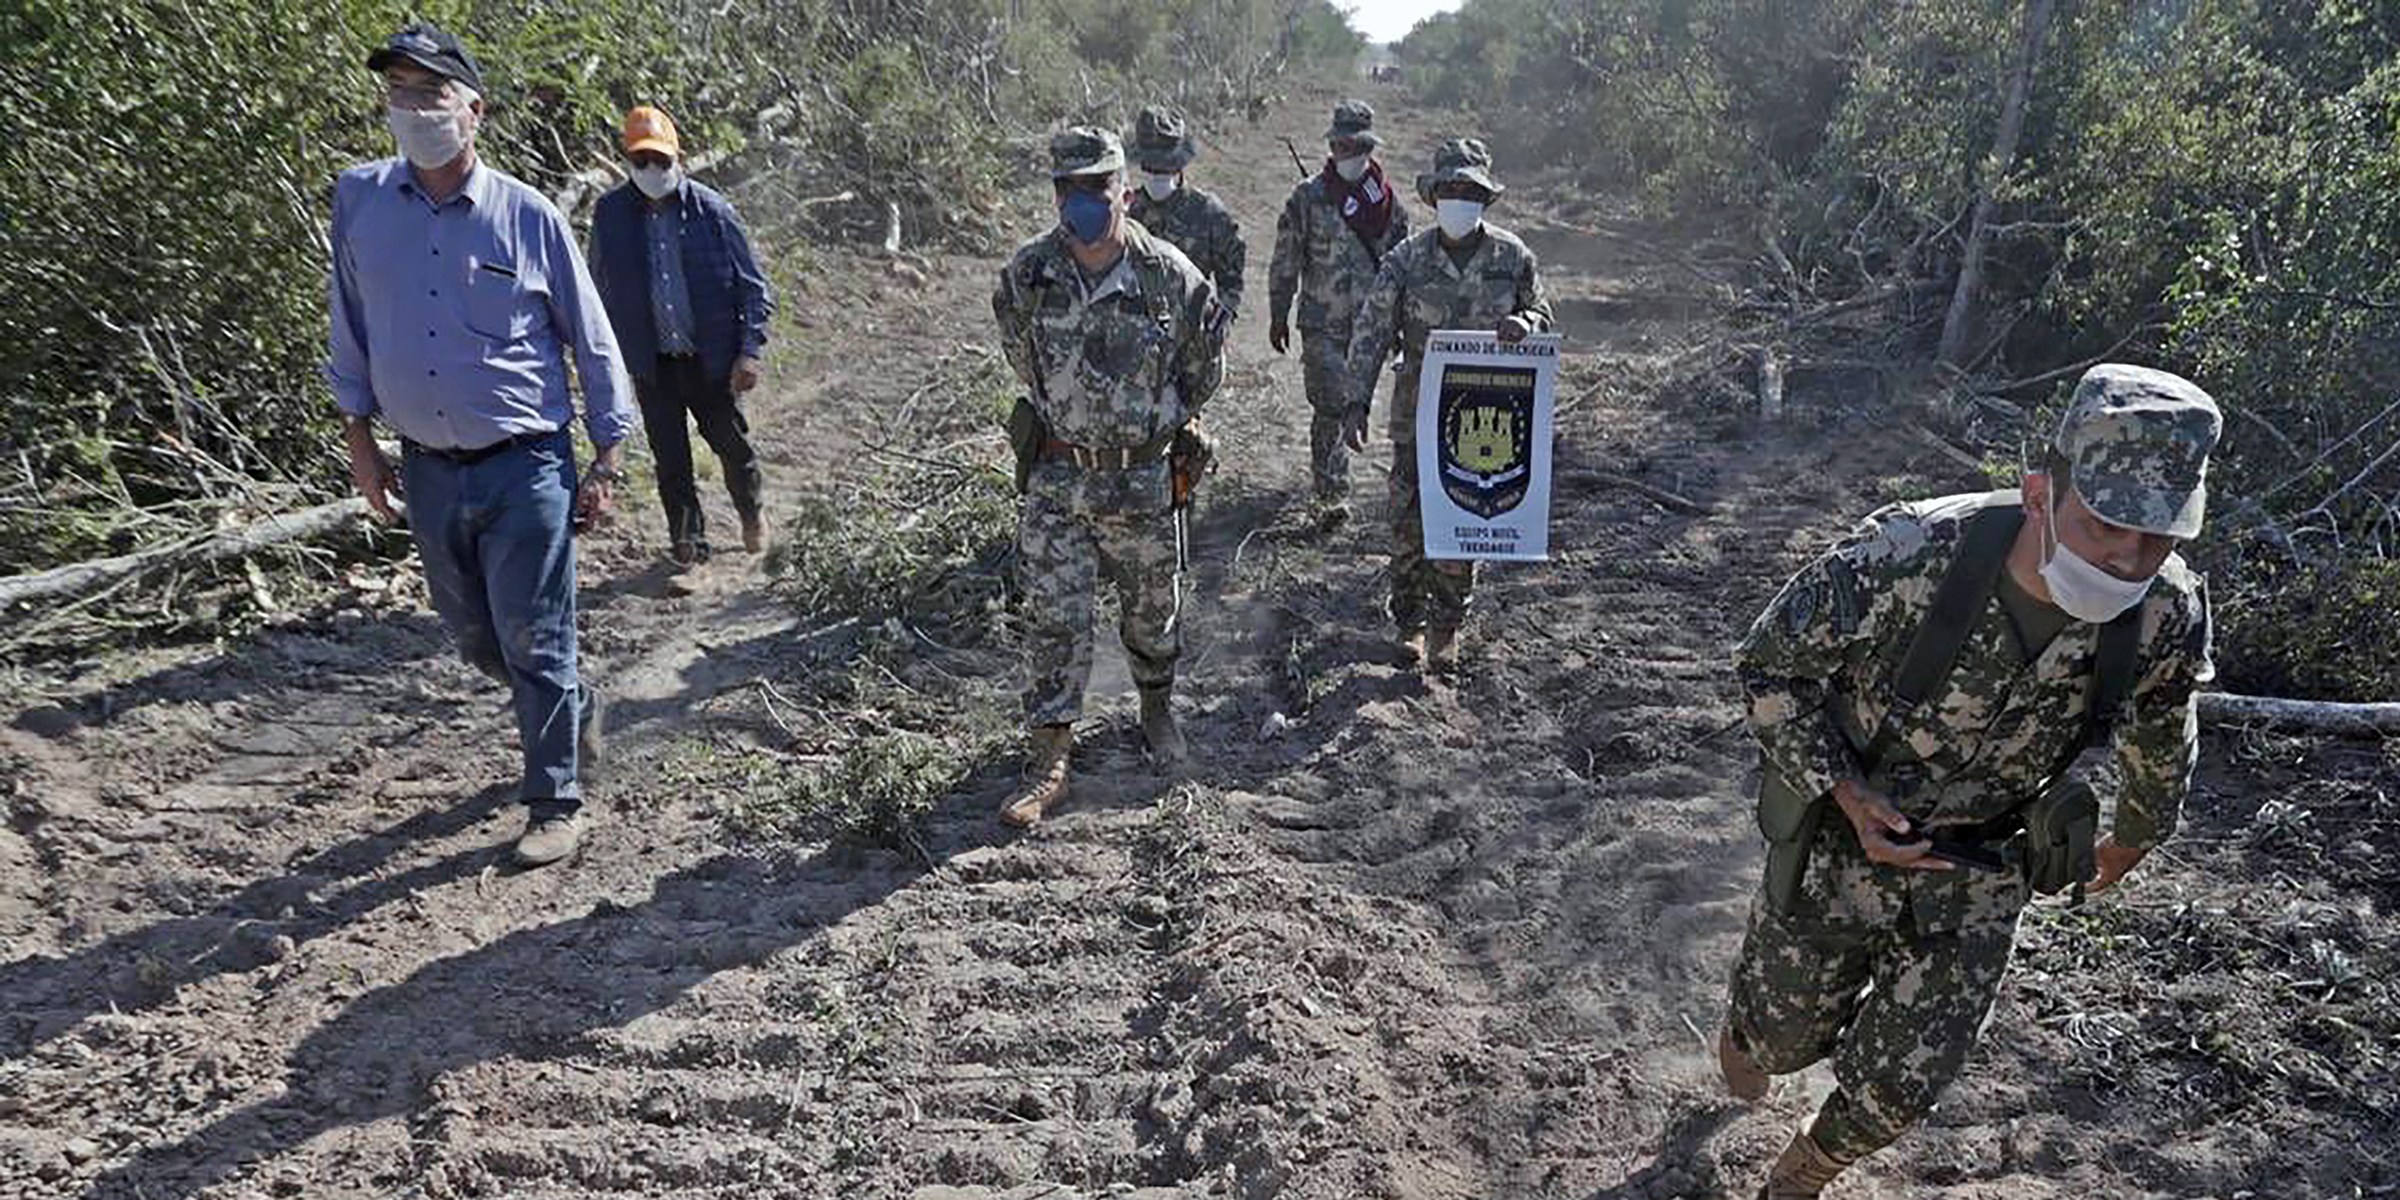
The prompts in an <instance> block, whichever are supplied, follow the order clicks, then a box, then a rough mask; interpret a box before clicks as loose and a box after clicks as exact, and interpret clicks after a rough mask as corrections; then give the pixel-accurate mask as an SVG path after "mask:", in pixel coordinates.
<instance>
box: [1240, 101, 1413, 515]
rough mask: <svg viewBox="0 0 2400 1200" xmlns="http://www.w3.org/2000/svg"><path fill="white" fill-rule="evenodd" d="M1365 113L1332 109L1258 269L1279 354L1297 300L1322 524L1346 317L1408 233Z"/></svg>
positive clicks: (1340, 498) (1337, 432)
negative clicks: (1315, 161) (1264, 274)
mask: <svg viewBox="0 0 2400 1200" xmlns="http://www.w3.org/2000/svg"><path fill="white" fill-rule="evenodd" d="M1382 144H1383V138H1382V137H1381V136H1380V135H1379V134H1377V133H1376V132H1375V110H1374V109H1373V108H1371V107H1369V106H1368V104H1367V102H1366V101H1364V100H1344V101H1342V102H1341V103H1340V104H1337V105H1335V106H1334V109H1333V124H1332V126H1331V127H1330V128H1328V129H1327V130H1326V131H1325V148H1326V151H1327V155H1326V159H1325V169H1324V170H1323V171H1321V172H1319V173H1318V174H1316V175H1312V176H1310V177H1309V178H1307V179H1304V180H1301V181H1300V183H1299V185H1298V186H1296V187H1294V188H1293V189H1292V195H1291V198H1290V199H1288V200H1286V201H1284V205H1283V215H1282V216H1281V217H1280V218H1278V219H1277V220H1276V222H1275V259H1274V262H1273V264H1272V265H1271V266H1270V267H1269V268H1268V283H1267V308H1268V313H1269V318H1270V321H1269V324H1268V326H1267V341H1268V343H1269V344H1270V345H1272V346H1273V347H1274V348H1275V353H1277V354H1282V353H1284V352H1285V351H1286V350H1287V349H1288V348H1289V347H1290V345H1291V339H1292V327H1291V316H1292V301H1293V299H1294V298H1295V297H1297V298H1298V300H1299V302H1300V313H1299V319H1300V379H1301V386H1302V387H1303V389H1304V390H1305V391H1306V392H1307V395H1308V408H1309V423H1308V455H1309V464H1310V473H1311V474H1312V476H1313V479H1312V483H1313V492H1314V495H1315V498H1316V501H1317V503H1318V504H1319V505H1321V506H1323V510H1324V512H1323V516H1324V519H1325V520H1326V522H1327V523H1328V524H1338V523H1340V522H1342V521H1345V520H1348V519H1349V516H1350V506H1349V494H1350V452H1349V447H1347V446H1345V445H1343V443H1342V421H1343V418H1344V417H1345V416H1347V415H1348V408H1349V403H1350V394H1349V385H1348V381H1349V369H1350V368H1349V358H1350V329H1351V322H1352V321H1353V319H1355V317H1356V316H1357V313H1358V303H1359V300H1360V298H1361V297H1363V296H1365V295H1366V292H1367V287H1368V285H1370V284H1372V283H1373V282H1374V281H1375V271H1376V268H1377V267H1378V266H1379V265H1381V263H1382V261H1383V257H1384V255H1386V254H1389V253H1391V251H1392V247H1394V246H1397V245H1399V244H1400V243H1401V242H1403V241H1405V240H1407V238H1408V210H1407V208H1406V207H1404V206H1403V205H1402V204H1401V203H1400V198H1399V196H1397V195H1396V194H1394V191H1393V189H1392V187H1391V185H1390V183H1389V182H1388V181H1387V180H1386V179H1385V178H1384V174H1383V164H1382V163H1380V162H1378V161H1376V159H1375V153H1374V152H1375V148H1376V147H1377V146H1380V145H1382Z"/></svg>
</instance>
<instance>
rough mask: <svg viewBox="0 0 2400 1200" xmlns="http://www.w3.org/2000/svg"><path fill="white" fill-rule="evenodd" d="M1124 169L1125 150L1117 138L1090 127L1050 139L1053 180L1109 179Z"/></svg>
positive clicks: (1063, 133)
mask: <svg viewBox="0 0 2400 1200" xmlns="http://www.w3.org/2000/svg"><path fill="white" fill-rule="evenodd" d="M1124 169H1125V147H1124V146H1122V145H1120V144H1119V143H1118V142H1117V135H1115V134H1113V133H1110V132H1109V131H1107V130H1105V129H1095V128H1093V127H1091V126H1089V125H1077V126H1075V127H1074V128H1072V129H1066V130H1061V131H1060V132H1058V133H1054V134H1052V135H1050V178H1052V179H1065V178H1066V177H1068V176H1070V175H1106V174H1108V173H1109V172H1111V171H1122V170H1124Z"/></svg>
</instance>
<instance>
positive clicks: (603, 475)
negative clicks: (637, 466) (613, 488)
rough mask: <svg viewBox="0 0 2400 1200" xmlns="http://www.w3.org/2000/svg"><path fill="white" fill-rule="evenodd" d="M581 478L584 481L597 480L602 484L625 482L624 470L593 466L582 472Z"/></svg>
mask: <svg viewBox="0 0 2400 1200" xmlns="http://www.w3.org/2000/svg"><path fill="white" fill-rule="evenodd" d="M583 477H584V478H586V479H597V480H599V481H600V482H602V483H610V484H615V483H623V482H625V469H624V468H622V467H602V466H593V467H591V468H589V469H588V470H586V471H584V473H583Z"/></svg>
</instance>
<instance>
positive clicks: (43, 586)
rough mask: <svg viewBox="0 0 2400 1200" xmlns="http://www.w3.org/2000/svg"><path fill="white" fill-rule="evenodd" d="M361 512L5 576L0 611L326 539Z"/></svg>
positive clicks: (283, 520)
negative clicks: (176, 569) (286, 544)
mask: <svg viewBox="0 0 2400 1200" xmlns="http://www.w3.org/2000/svg"><path fill="white" fill-rule="evenodd" d="M366 511H367V502H366V501H365V500H363V499H360V498H358V497H355V496H353V497H351V498H350V499H348V500H337V501H335V502H333V503H331V504H320V505H318V506H317V507H315V508H311V509H307V510H305V511H302V512H296V513H284V514H279V515H276V516H272V517H267V518H265V519H263V520H259V521H254V522H252V523H251V524H249V525H246V526H244V527H242V528H240V529H237V530H234V531H232V532H230V533H221V534H218V535H216V536H215V537H211V538H207V539H204V540H200V541H192V542H183V543H178V544H176V545H172V546H159V547H153V548H151V549H148V550H138V551H135V552H134V553H132V554H121V555H118V556H116V557H114V558H96V559H92V560H90V561H88V562H80V563H70V564H68V565H67V566H63V567H53V568H51V569H50V570H47V571H36V572H34V573H32V574H30V575H11V576H9V577H7V578H5V579H0V610H6V609H8V608H10V607H12V606H15V605H18V604H23V603H25V602H27V601H32V600H49V599H55V598H58V597H62V596H79V595H82V594H84V593H86V592H90V591H93V590H96V589H98V588H103V587H107V586H109V585H111V584H116V583H123V582H126V581H128V580H131V579H135V578H138V577H140V576H143V575H147V574H150V573H151V572H153V571H158V570H162V569H164V568H167V567H182V566H196V565H198V564H201V563H207V562H214V561H216V560H218V559H223V558H240V557H244V556H247V555H250V554H253V553H256V552H257V551H260V550H264V549H266V548H267V547H269V546H275V545H280V544H282V543H284V542H291V541H298V540H301V539H304V538H312V537H317V536H319V535H321V534H325V533H329V532H331V531H333V530H335V529H339V528H341V527H342V526H344V525H348V524H350V523H352V522H354V521H356V520H358V519H359V518H360V517H361V516H363V515H365V514H366Z"/></svg>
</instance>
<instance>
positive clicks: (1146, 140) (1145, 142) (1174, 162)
mask: <svg viewBox="0 0 2400 1200" xmlns="http://www.w3.org/2000/svg"><path fill="white" fill-rule="evenodd" d="M1199 155H1200V147H1199V146H1198V144H1196V143H1194V142H1193V141H1192V135H1191V134H1190V133H1189V132H1188V131H1186V130H1185V129H1184V127H1183V118H1182V117H1179V116H1176V115H1175V114H1174V113H1173V112H1171V111H1169V110H1167V109H1165V108H1162V107H1160V106H1158V105H1155V104H1153V105H1151V106H1150V107H1148V108H1145V109H1143V110H1142V111H1141V112H1139V113H1137V114H1135V115H1134V118H1133V161H1134V162H1135V163H1137V164H1139V165H1140V166H1141V168H1142V169H1143V170H1145V171H1157V172H1160V173H1162V174H1163V173H1166V172H1168V171H1180V170H1182V169H1184V168H1185V167H1187V166H1190V165H1191V162H1192V160H1193V159H1194V158H1197V157H1199Z"/></svg>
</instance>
